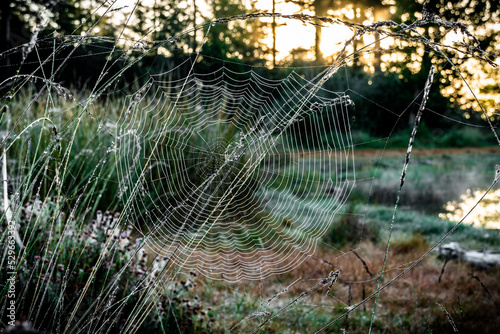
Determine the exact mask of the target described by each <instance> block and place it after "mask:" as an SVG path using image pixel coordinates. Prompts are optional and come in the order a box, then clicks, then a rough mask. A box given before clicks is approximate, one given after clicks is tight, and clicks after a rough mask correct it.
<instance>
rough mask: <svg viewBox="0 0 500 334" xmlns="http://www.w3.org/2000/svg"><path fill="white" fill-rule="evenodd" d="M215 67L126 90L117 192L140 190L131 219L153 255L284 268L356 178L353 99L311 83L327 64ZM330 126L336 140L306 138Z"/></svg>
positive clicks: (243, 267) (252, 270)
mask: <svg viewBox="0 0 500 334" xmlns="http://www.w3.org/2000/svg"><path fill="white" fill-rule="evenodd" d="M213 67H214V66H212V71H210V72H201V71H200V72H198V71H197V69H198V63H193V62H192V58H188V59H187V60H186V61H184V62H183V63H182V64H180V65H179V66H176V67H174V68H172V69H171V70H169V71H166V72H163V73H160V74H155V75H151V76H150V78H149V80H148V81H147V83H146V84H145V85H144V86H143V87H141V88H140V89H139V90H138V92H137V93H135V94H133V95H131V96H129V97H128V100H127V103H126V104H127V105H128V107H127V108H124V110H123V112H122V115H121V117H120V122H119V124H118V136H117V140H116V156H117V159H118V163H117V168H118V170H119V175H120V192H121V194H122V195H124V194H128V195H129V193H130V190H131V189H133V188H134V187H137V189H138V191H137V194H136V195H135V196H134V197H133V200H132V204H131V206H130V208H131V210H128V211H127V213H126V214H128V215H129V217H128V220H129V221H131V222H136V228H137V229H138V230H141V231H142V232H143V233H144V234H147V235H148V236H149V237H150V240H149V242H148V246H149V247H150V248H151V249H153V250H154V251H155V252H157V253H159V254H162V255H164V256H168V257H169V258H171V259H172V260H173V261H174V262H175V263H177V264H179V265H182V267H183V268H184V269H195V270H197V271H199V272H201V273H202V274H204V275H206V276H208V277H212V278H223V279H225V280H229V281H237V280H241V279H262V278H265V277H268V276H269V275H273V274H280V273H284V272H288V271H290V270H292V269H293V268H295V267H296V266H298V265H300V263H302V261H304V259H305V258H307V257H308V256H310V255H311V254H312V253H313V252H314V250H315V248H316V244H317V242H318V240H319V239H320V238H321V237H322V236H323V235H324V234H325V233H326V231H327V230H328V228H329V227H330V224H331V223H332V221H333V219H334V217H335V213H336V212H337V211H338V210H339V209H340V208H341V207H342V205H343V204H344V202H345V201H346V199H347V197H348V195H349V193H350V192H351V190H352V187H353V185H354V181H355V173H354V161H353V151H352V141H351V136H350V126H349V107H350V105H351V104H352V102H351V100H350V99H349V97H348V96H347V95H345V94H344V93H342V92H333V91H329V90H326V89H323V88H321V87H319V86H318V83H317V82H318V80H319V79H321V78H322V77H323V76H324V75H325V73H326V72H325V71H323V72H322V73H319V74H318V75H317V76H316V77H314V78H312V79H311V80H307V79H304V78H303V77H302V76H301V75H300V74H299V73H297V71H295V70H292V71H291V72H290V73H289V74H288V75H287V76H285V77H283V78H280V79H269V78H266V77H265V76H263V75H261V74H258V73H257V72H256V71H255V70H254V69H253V68H250V69H248V70H245V71H235V70H232V69H230V68H229V67H228V66H226V65H224V64H222V65H221V66H220V67H218V68H216V69H213ZM186 72H188V74H187V75H185V76H183V75H182V73H186ZM179 74H181V75H179ZM299 123H303V126H301V127H298V124H299ZM299 130H300V131H301V132H299ZM329 132H332V133H334V136H335V138H334V141H333V147H332V146H330V145H327V144H320V146H319V147H315V149H314V150H312V149H311V148H310V146H311V145H310V144H308V141H307V139H306V138H305V137H302V136H304V135H305V134H315V135H318V136H319V135H321V134H323V133H329ZM301 134H302V136H301ZM307 156H314V159H307V158H305V157H307ZM311 171H312V172H311ZM124 197H125V198H129V197H130V196H124ZM148 226H149V228H148Z"/></svg>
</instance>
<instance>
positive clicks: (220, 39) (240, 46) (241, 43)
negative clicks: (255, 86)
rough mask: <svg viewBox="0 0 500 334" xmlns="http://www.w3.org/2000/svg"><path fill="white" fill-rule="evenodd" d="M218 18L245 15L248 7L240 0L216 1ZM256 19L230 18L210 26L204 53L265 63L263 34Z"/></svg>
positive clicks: (214, 3)
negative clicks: (254, 21) (240, 19)
mask: <svg viewBox="0 0 500 334" xmlns="http://www.w3.org/2000/svg"><path fill="white" fill-rule="evenodd" d="M211 6H212V12H213V17H214V18H215V19H219V18H227V17H231V16H234V15H240V14H245V13H246V12H247V10H246V8H245V6H244V5H243V3H242V2H241V1H240V0H218V1H212V4H211ZM256 29H257V28H256V27H253V22H252V21H245V22H242V21H229V22H227V23H224V24H222V23H219V24H216V25H214V26H212V27H210V32H209V34H208V35H207V41H206V43H205V44H204V46H203V49H202V53H203V54H206V55H209V56H213V57H216V58H219V59H231V60H232V61H238V62H239V61H241V62H243V61H244V62H245V63H250V64H262V65H263V64H265V58H264V53H263V50H262V47H261V45H260V42H259V40H260V35H259V33H258V31H257V30H256Z"/></svg>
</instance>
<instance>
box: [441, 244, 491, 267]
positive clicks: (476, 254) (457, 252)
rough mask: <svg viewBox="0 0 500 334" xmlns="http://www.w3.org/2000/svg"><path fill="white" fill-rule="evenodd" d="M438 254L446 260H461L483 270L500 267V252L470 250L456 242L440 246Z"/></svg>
mask: <svg viewBox="0 0 500 334" xmlns="http://www.w3.org/2000/svg"><path fill="white" fill-rule="evenodd" d="M438 254H439V255H440V256H441V257H443V258H445V259H455V260H460V261H463V262H466V263H468V264H470V265H472V266H474V267H478V268H481V269H489V268H493V267H500V252H494V251H491V250H488V249H483V250H469V249H466V248H463V247H461V246H460V245H459V244H458V243H456V242H450V243H447V244H443V245H441V246H439V248H438Z"/></svg>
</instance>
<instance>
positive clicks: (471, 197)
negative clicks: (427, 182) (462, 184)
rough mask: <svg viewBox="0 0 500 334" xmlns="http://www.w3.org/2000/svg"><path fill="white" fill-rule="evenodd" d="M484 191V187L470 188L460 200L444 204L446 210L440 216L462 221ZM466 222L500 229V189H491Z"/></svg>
mask: <svg viewBox="0 0 500 334" xmlns="http://www.w3.org/2000/svg"><path fill="white" fill-rule="evenodd" d="M484 192H485V190H484V189H477V190H475V191H472V190H471V189H468V190H467V192H466V193H465V194H463V195H461V196H460V199H459V200H457V201H450V202H448V203H446V205H445V206H444V209H445V210H446V212H444V213H440V214H439V217H440V218H443V219H448V220H451V221H457V222H458V221H460V220H461V219H462V217H463V216H464V215H466V214H467V212H469V211H470V209H472V207H473V206H474V205H475V204H476V203H477V201H479V199H480V198H481V197H482V196H483V194H484ZM464 223H466V224H471V225H474V226H477V227H484V228H489V229H500V189H496V190H490V192H489V193H488V194H487V195H486V197H485V198H484V199H483V200H482V201H481V202H480V203H479V205H478V206H477V207H476V208H475V209H474V210H473V211H472V212H471V213H470V214H469V216H467V218H466V219H465V220H464Z"/></svg>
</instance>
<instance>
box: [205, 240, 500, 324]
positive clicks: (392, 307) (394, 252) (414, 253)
mask: <svg viewBox="0 0 500 334" xmlns="http://www.w3.org/2000/svg"><path fill="white" fill-rule="evenodd" d="M427 247H428V245H427V243H426V242H425V241H423V239H421V237H420V236H419V235H415V236H414V237H413V238H412V239H410V240H408V241H404V242H397V243H395V244H394V246H393V247H392V248H391V250H390V252H389V258H388V263H387V266H386V268H387V271H386V273H385V274H384V281H385V282H387V281H388V280H390V279H391V278H392V277H394V276H396V275H397V274H398V273H400V272H401V271H402V270H403V269H404V268H406V267H407V266H408V265H409V264H410V263H411V262H412V261H414V260H416V259H417V258H418V257H419V256H420V255H421V254H422V253H423V252H424V251H425V250H426V249H427ZM355 252H356V253H357V254H358V255H359V257H361V258H362V259H363V260H364V261H365V263H366V267H365V265H364V264H363V263H362V261H361V260H360V259H359V258H358V256H356V254H355V253H354V252H353V251H350V250H349V249H345V250H344V251H341V250H336V249H326V248H322V249H319V250H318V252H316V255H315V257H309V258H308V259H307V260H306V261H304V262H303V263H302V264H301V265H299V266H298V267H297V268H296V269H295V270H293V271H292V272H290V273H288V274H285V275H281V276H279V277H272V278H268V279H265V280H263V281H262V282H251V281H241V282H238V283H235V284H228V283H224V282H218V281H211V280H208V279H204V278H200V279H199V281H198V283H199V284H198V286H197V289H196V291H197V293H198V294H200V296H202V300H204V303H205V304H206V305H212V309H213V310H214V315H213V316H214V317H215V318H216V319H215V327H214V330H215V332H224V331H227V330H228V329H230V328H232V327H233V326H235V325H237V324H238V323H239V322H240V321H241V320H243V321H242V322H241V323H240V324H239V325H238V326H237V327H236V328H235V329H234V330H233V331H232V332H235V333H240V332H249V331H251V330H252V329H254V328H256V327H257V326H258V325H259V324H260V323H261V322H262V321H264V320H265V319H267V317H266V316H261V317H252V314H254V313H255V312H262V311H264V310H265V311H268V312H270V313H271V314H273V315H275V314H277V312H278V311H279V310H280V309H282V308H283V307H285V306H286V305H287V304H289V303H290V302H291V301H293V300H294V299H295V298H297V297H298V296H299V295H300V294H301V293H303V292H305V291H309V290H311V288H313V287H314V286H316V284H317V283H319V282H320V281H321V280H322V279H324V278H326V277H327V276H328V274H329V273H330V272H331V271H332V270H340V276H339V280H338V281H337V283H336V284H335V285H334V286H333V287H332V289H331V291H330V293H329V294H328V295H326V291H327V286H321V287H320V288H318V289H315V290H313V291H311V293H310V295H308V296H307V297H304V298H302V299H300V300H299V301H297V302H296V303H293V304H292V305H290V306H289V307H287V308H286V309H283V310H282V311H283V312H282V313H280V314H279V315H277V316H276V318H274V319H271V320H270V321H269V322H268V323H267V324H266V325H265V326H264V327H263V329H262V332H269V333H310V332H314V331H316V330H318V329H319V328H321V327H322V326H324V325H325V324H327V323H328V322H329V321H331V320H333V319H335V318H336V317H337V316H338V315H340V314H341V313H343V312H345V310H346V309H347V307H348V306H349V305H354V304H356V303H358V302H360V301H361V300H362V299H363V298H364V297H366V296H368V295H370V294H371V293H373V292H374V291H375V289H376V286H377V280H378V276H377V275H376V274H375V275H370V274H369V273H368V271H369V272H370V273H378V272H379V271H380V269H381V268H382V260H383V254H384V248H383V246H382V245H376V244H373V243H370V242H362V243H361V244H360V245H359V246H358V247H357V248H356V249H355ZM443 263H444V262H443V261H441V260H440V259H438V258H437V257H436V256H430V257H428V258H427V259H426V260H425V261H424V262H423V263H422V264H421V265H419V266H417V267H416V268H415V269H414V270H412V271H410V272H409V273H408V274H407V275H405V276H403V277H402V278H401V279H400V280H398V281H396V282H395V283H394V284H393V285H391V286H389V287H388V288H387V289H386V290H384V291H383V292H382V293H381V294H380V299H379V303H380V304H379V306H378V310H377V316H376V320H375V324H374V326H375V329H376V332H378V333H381V332H383V333H402V332H409V333H447V332H453V328H452V326H451V324H450V322H449V320H448V317H447V315H446V313H445V312H444V311H443V309H442V308H441V307H440V306H439V305H442V306H443V307H444V308H445V309H446V310H447V312H448V313H449V314H450V316H451V317H452V319H453V321H454V323H455V324H456V326H457V328H458V330H459V332H460V333H478V332H481V333H496V332H497V331H496V330H497V329H498V326H499V325H500V312H499V311H500V310H499V305H500V290H499V288H498V277H499V275H500V270H499V269H493V270H490V271H478V270H477V269H475V268H473V267H470V266H469V265H467V264H464V263H456V262H449V263H448V264H447V265H446V268H445V271H444V273H443V275H442V278H441V282H438V279H439V275H440V273H441V269H442V266H443ZM367 268H368V270H367ZM475 277H477V278H475ZM298 278H300V279H299V280H298V281H297V279H298ZM293 282H296V283H295V284H293V285H292V286H291V287H290V288H289V290H288V291H287V292H284V293H283V294H281V295H279V296H277V297H276V298H275V299H273V300H272V301H271V302H270V303H269V305H268V307H262V306H261V304H266V302H267V301H268V299H269V298H272V297H273V296H274V295H275V294H277V293H278V292H280V291H282V290H283V289H284V288H286V287H287V286H289V285H290V284H292V283H293ZM261 288H262V291H261ZM438 304H439V305H438ZM372 307H373V300H369V301H367V302H366V303H365V304H364V305H362V306H361V307H359V308H358V309H357V310H355V311H353V312H352V313H351V314H349V319H348V321H346V320H345V319H342V320H341V321H339V322H338V323H337V324H335V325H334V326H332V327H331V328H330V329H329V330H330V331H331V332H332V333H338V332H340V331H341V329H346V327H347V331H348V332H349V333H366V332H367V331H368V324H369V318H370V316H371V312H372Z"/></svg>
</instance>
